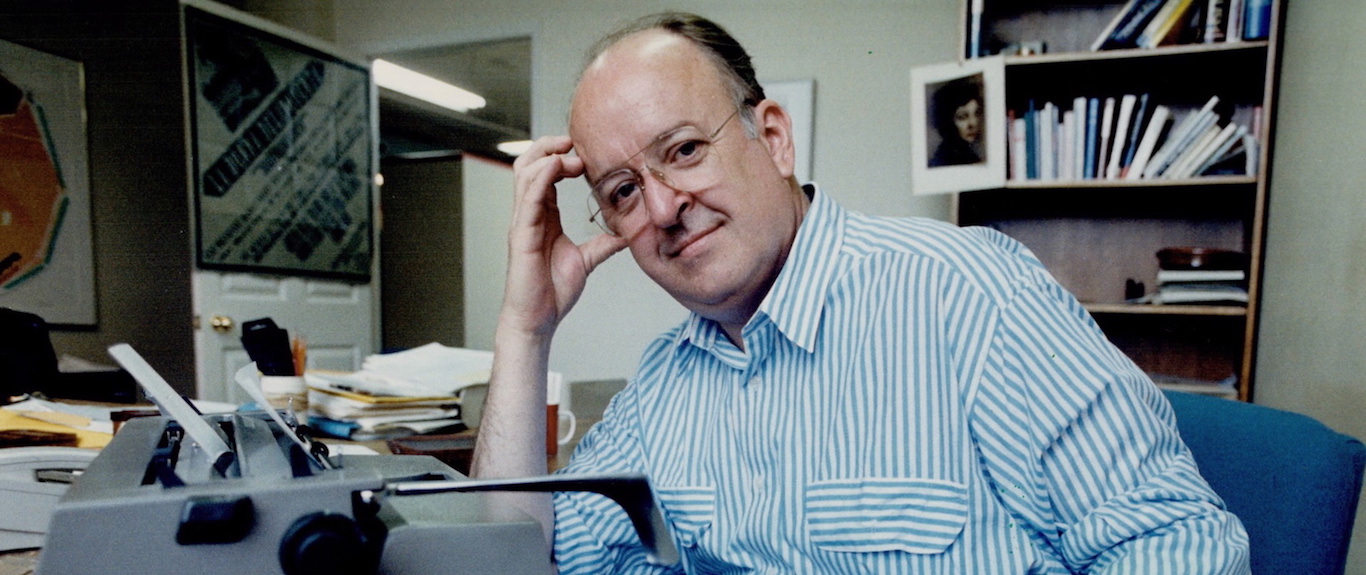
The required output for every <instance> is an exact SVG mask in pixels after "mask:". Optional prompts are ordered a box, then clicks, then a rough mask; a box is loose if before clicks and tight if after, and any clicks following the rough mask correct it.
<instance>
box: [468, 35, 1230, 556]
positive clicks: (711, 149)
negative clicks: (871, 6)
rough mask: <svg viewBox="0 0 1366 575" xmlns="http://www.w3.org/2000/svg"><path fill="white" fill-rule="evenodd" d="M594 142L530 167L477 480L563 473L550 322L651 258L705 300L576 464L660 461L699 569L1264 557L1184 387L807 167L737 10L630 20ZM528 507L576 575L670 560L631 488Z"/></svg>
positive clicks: (1048, 293)
mask: <svg viewBox="0 0 1366 575" xmlns="http://www.w3.org/2000/svg"><path fill="white" fill-rule="evenodd" d="M569 131H570V137H548V138H542V139H541V140H540V141H538V142H537V143H536V145H535V146H533V148H532V150H531V151H530V152H528V153H527V154H525V155H523V156H522V157H521V158H519V159H518V160H517V162H516V165H515V182H516V184H515V185H516V197H515V208H514V209H515V213H514V217H513V222H512V230H511V232H510V238H509V248H510V249H509V252H510V255H509V271H508V282H507V293H506V295H505V302H504V306H503V309H502V311H501V315H500V317H499V327H498V331H497V335H496V343H495V351H496V359H495V366H494V375H493V382H492V385H491V388H490V391H489V395H488V398H487V400H486V403H485V406H484V416H483V419H482V425H481V429H480V436H479V446H478V449H477V451H476V456H475V463H474V473H475V474H476V475H478V476H483V477H498V476H515V475H530V474H537V473H541V472H544V470H545V454H544V449H543V445H544V443H543V441H544V440H543V438H544V437H545V434H544V428H543V427H540V426H542V425H544V423H545V417H544V409H543V406H544V404H545V397H544V393H545V385H544V382H545V376H546V371H547V363H548V357H549V350H550V342H551V339H552V337H553V335H554V332H555V329H556V326H557V325H558V324H559V322H560V321H561V320H562V319H563V318H564V317H565V314H567V313H568V312H569V310H570V308H572V307H573V305H574V303H575V301H576V300H577V299H578V297H579V295H580V294H581V293H582V290H583V289H584V285H585V281H586V278H587V276H588V274H590V273H591V272H592V270H593V269H594V268H595V267H596V266H597V265H598V264H600V263H602V262H603V261H605V260H606V259H607V258H608V257H610V256H611V255H612V254H614V253H616V252H618V251H620V250H623V249H629V250H630V252H631V255H632V257H633V258H634V259H635V261H636V263H637V264H638V265H639V266H640V268H641V269H642V270H644V271H645V273H646V274H647V275H648V276H649V277H650V278H651V279H652V280H653V281H655V282H656V283H658V284H659V285H660V286H661V287H663V288H664V289H665V290H666V291H668V293H669V294H670V295H672V296H673V297H674V298H675V299H676V300H678V301H679V302H680V303H682V304H683V305H684V306H685V307H686V308H687V309H689V310H690V311H691V312H692V313H691V315H690V317H689V318H688V319H687V320H686V321H684V322H683V323H682V324H681V325H679V326H678V327H677V328H675V329H673V330H671V331H670V332H668V333H666V334H664V335H662V336H661V337H659V338H658V339H656V340H655V341H654V343H653V344H652V345H651V346H650V347H649V349H648V350H647V351H646V353H645V356H644V358H643V360H642V362H641V366H640V370H639V372H638V373H637V375H636V377H635V379H634V380H633V381H632V382H631V384H630V385H629V386H628V387H627V388H626V389H625V390H624V391H622V392H621V393H620V394H619V395H618V396H617V397H616V398H615V399H614V400H613V402H612V404H611V406H610V407H609V408H608V410H607V413H606V414H605V415H604V418H603V421H602V422H601V423H599V424H598V425H597V426H595V427H594V428H593V430H592V431H590V432H589V433H588V435H587V436H586V437H585V438H584V439H583V441H582V442H581V443H580V445H579V447H578V449H577V451H576V453H575V455H574V458H573V460H572V461H571V463H570V465H569V468H568V471H637V472H644V473H646V474H648V476H649V477H650V479H651V483H652V485H653V487H654V489H655V494H656V496H657V499H658V500H659V502H660V504H661V506H662V507H663V510H664V514H665V517H666V520H667V522H668V523H669V526H670V530H671V531H672V533H673V536H674V539H675V541H676V542H677V543H678V545H679V547H680V551H681V552H682V554H683V565H682V567H683V568H686V569H687V570H688V571H689V572H694V573H713V572H739V571H747V570H753V571H761V572H803V573H816V572H869V573H894V572H913V573H1065V572H1069V571H1070V572H1082V571H1088V570H1089V571H1090V572H1110V573H1164V572H1166V573H1238V572H1246V571H1247V538H1246V534H1245V533H1244V532H1243V530H1242V526H1241V524H1240V523H1239V522H1238V520H1237V519H1236V518H1234V517H1233V516H1232V515H1230V514H1228V513H1227V512H1226V511H1224V510H1223V507H1222V502H1221V501H1220V500H1219V498H1218V497H1217V496H1216V495H1215V494H1214V493H1213V492H1211V491H1210V489H1209V487H1208V486H1207V485H1206V484H1205V482H1204V481H1203V480H1202V479H1201V478H1200V476H1199V474H1198V472H1197V471H1196V469H1195V465H1194V463H1193V461H1192V459H1191V457H1190V454H1189V452H1188V451H1187V450H1186V448H1185V446H1184V445H1183V444H1182V443H1181V441H1180V438H1179V437H1178V436H1177V432H1176V428H1175V424H1174V421H1173V418H1172V414H1171V409H1170V407H1169V406H1168V405H1167V404H1166V403H1165V401H1164V400H1163V398H1162V396H1161V394H1160V392H1159V391H1158V390H1157V389H1156V388H1155V386H1153V385H1152V383H1151V382H1150V381H1149V380H1148V379H1147V378H1146V377H1145V376H1144V375H1143V374H1142V372H1141V371H1139V370H1138V369H1137V368H1136V367H1135V366H1134V365H1133V364H1132V362H1130V361H1129V360H1128V359H1127V358H1125V357H1124V356H1123V354H1121V353H1120V352H1119V351H1117V350H1116V349H1115V348H1114V347H1113V346H1111V345H1109V344H1108V343H1107V341H1106V340H1105V337H1104V335H1103V334H1102V333H1101V332H1100V331H1099V330H1098V329H1097V328H1096V326H1095V324H1094V322H1092V321H1091V319H1090V318H1089V316H1087V315H1086V312H1085V311H1084V310H1083V309H1082V308H1081V306H1080V305H1078V304H1077V302H1076V301H1075V300H1074V299H1073V298H1071V296H1069V295H1068V294H1067V293H1066V292H1065V291H1064V290H1063V289H1062V288H1061V287H1060V286H1058V285H1057V283H1056V282H1054V281H1053V280H1052V279H1051V278H1050V277H1049V276H1048V274H1047V273H1046V271H1045V270H1044V269H1043V267H1042V266H1041V265H1040V264H1039V262H1038V261H1037V260H1036V259H1034V257H1033V256H1032V255H1031V254H1029V253H1028V251H1027V250H1025V249H1024V248H1023V247H1022V246H1020V245H1019V244H1017V243H1015V242H1013V241H1011V240H1009V239H1008V238H1006V237H1004V236H1002V235H1000V234H997V233H994V232H991V231H989V230H984V229H975V230H962V229H958V228H955V227H953V226H949V225H947V224H943V223H940V222H934V221H929V220H923V219H891V218H874V217H868V216H863V215H861V214H855V213H850V212H846V211H844V210H843V209H842V208H840V207H839V206H838V205H837V204H835V203H834V201H833V200H832V199H831V198H830V197H829V196H827V195H826V194H825V192H824V191H819V190H817V189H816V188H815V186H806V187H803V186H801V185H799V184H798V182H797V181H796V180H795V179H794V177H793V157H794V154H793V143H792V139H791V138H792V133H791V121H790V119H789V117H788V116H787V113H786V112H785V111H784V110H783V109H782V107H781V106H779V105H778V104H776V103H775V102H773V101H772V100H767V99H765V98H764V95H763V91H762V88H761V87H759V85H758V83H757V82H755V81H754V74H753V70H752V68H751V66H750V64H749V58H748V56H747V55H746V54H745V53H744V50H743V49H742V48H740V47H739V45H738V44H737V43H735V42H734V40H733V39H731V38H730V37H729V36H728V35H727V34H726V33H725V32H724V31H723V30H721V29H720V28H719V27H717V26H716V25H715V24H713V23H711V22H709V21H706V20H704V19H701V18H699V17H696V16H690V15H683V14H664V15H660V16H657V17H653V18H651V19H646V20H643V21H641V22H639V23H637V24H636V25H635V26H633V27H630V28H627V29H626V30H624V31H623V32H621V33H618V34H616V35H613V36H611V37H609V38H608V40H606V41H605V42H604V44H603V47H602V48H601V49H600V50H599V51H598V52H597V53H596V56H595V57H594V58H593V59H592V60H591V62H590V64H589V65H588V67H587V68H586V69H585V70H584V72H583V74H582V77H581V79H580V83H579V86H578V88H577V90H576V92H575V94H574V99H573V104H572V109H571V117H570V126H569ZM571 151H572V152H574V153H573V154H571ZM577 177H584V178H586V179H587V181H588V182H589V184H590V185H591V186H592V194H593V196H594V198H595V200H596V203H597V205H598V206H599V208H601V210H602V211H601V213H599V214H596V215H595V220H597V221H599V222H601V223H602V224H603V225H604V227H605V229H606V231H607V233H604V234H602V235H599V236H596V237H594V238H592V239H590V240H588V241H586V242H584V243H583V244H581V245H576V244H575V243H574V242H573V241H571V240H570V239H569V238H568V237H566V236H565V234H564V232H563V230H562V228H561V222H560V214H559V213H558V211H557V208H556V193H555V188H554V184H555V183H556V182H558V181H560V180H563V179H566V178H577ZM520 503H521V504H522V505H524V506H525V508H527V509H528V510H530V511H532V512H533V513H534V514H535V515H536V516H537V517H538V518H539V519H540V520H541V521H542V522H543V524H545V525H546V526H547V528H548V529H553V535H554V538H555V553H556V561H557V563H558V564H559V567H560V569H561V571H562V572H567V573H605V572H613V571H620V572H632V573H635V572H645V571H648V569H649V567H648V566H646V565H645V564H644V559H643V556H644V553H643V550H642V548H641V546H640V544H639V542H638V540H637V539H636V537H635V535H634V533H633V532H632V531H631V529H630V526H629V523H628V522H627V521H626V519H625V517H624V514H623V513H621V512H620V510H619V509H616V508H615V506H614V504H612V503H610V502H608V501H606V500H605V499H603V498H601V497H599V496H596V495H592V494H583V493H558V494H555V495H554V497H553V501H552V499H551V497H549V496H531V497H525V498H524V499H523V500H522V501H521V502H520Z"/></svg>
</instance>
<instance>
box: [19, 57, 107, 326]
mask: <svg viewBox="0 0 1366 575" xmlns="http://www.w3.org/2000/svg"><path fill="white" fill-rule="evenodd" d="M87 162H88V158H87V151H86V131H85V75H84V69H83V68H82V65H81V63H80V62H77V61H74V60H68V59H66V58H62V57H59V56H55V55H52V54H48V53H46V52H41V51H38V50H34V49H32V48H28V47H25V46H20V45H18V44H12V43H9V42H4V41H0V307H8V308H12V309H18V310H21V311H25V312H29V313H33V314H37V315H38V316H40V317H42V318H43V320H44V321H46V322H48V323H49V324H54V325H73V326H93V325H95V322H96V313H95V265H94V256H93V254H94V247H93V245H92V243H91V233H90V176H89V166H88V163H87Z"/></svg>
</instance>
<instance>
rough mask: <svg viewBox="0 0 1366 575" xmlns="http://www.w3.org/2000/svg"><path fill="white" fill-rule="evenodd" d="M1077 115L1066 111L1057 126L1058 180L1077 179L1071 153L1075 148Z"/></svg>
mask: <svg viewBox="0 0 1366 575" xmlns="http://www.w3.org/2000/svg"><path fill="white" fill-rule="evenodd" d="M1076 123H1077V113H1076V112H1074V111H1072V110H1067V111H1065V112H1063V113H1062V122H1061V123H1060V124H1058V179H1060V180H1075V179H1077V175H1076V168H1075V166H1074V165H1073V164H1072V160H1073V158H1075V157H1076V154H1075V153H1073V152H1072V150H1073V149H1074V148H1076V138H1075V136H1074V134H1076V131H1077V128H1076V125H1075V124H1076Z"/></svg>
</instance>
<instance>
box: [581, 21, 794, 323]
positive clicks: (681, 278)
mask: <svg viewBox="0 0 1366 575" xmlns="http://www.w3.org/2000/svg"><path fill="white" fill-rule="evenodd" d="M772 107H773V103H772V102H766V103H764V104H761V105H760V106H759V107H757V108H756V110H758V111H759V113H760V114H761V119H760V120H759V124H760V125H759V132H760V134H759V137H758V138H750V137H749V135H748V134H747V133H746V131H745V128H744V124H743V123H742V122H740V121H739V120H738V119H736V120H732V121H730V122H726V121H725V120H726V118H727V117H728V116H729V115H730V114H731V113H732V112H734V111H735V106H734V103H733V102H732V101H731V100H730V98H729V96H728V94H727V92H726V90H725V89H724V87H723V84H722V81H721V79H720V75H719V73H718V71H717V70H716V69H715V67H714V66H713V65H712V64H711V63H710V62H709V61H708V60H706V59H705V57H704V56H703V54H702V52H701V51H700V50H699V49H698V48H697V47H695V46H693V45H692V44H691V43H690V42H689V41H687V40H685V39H682V38H680V37H677V36H674V35H672V34H668V33H664V32H658V31H650V32H643V33H640V34H637V35H635V36H632V37H629V38H627V39H625V40H623V41H621V42H619V43H618V44H617V45H615V46H613V47H612V48H610V49H609V50H608V51H607V52H605V53H604V54H603V55H602V57H600V58H599V59H598V60H596V61H595V62H594V63H593V64H592V65H591V66H590V67H589V68H588V70H587V71H585V73H584V76H583V79H582V80H581V81H580V84H579V88H578V91H577V92H576V93H575V97H574V103H573V109H572V115H571V121H570V136H571V138H572V139H573V141H574V147H575V150H576V152H577V154H578V155H579V157H580V158H582V159H583V160H584V163H585V165H586V166H587V177H588V180H589V182H590V183H597V182H598V181H599V180H600V179H602V177H603V176H604V175H606V174H608V173H609V172H614V171H616V170H618V169H620V168H622V167H629V168H630V169H632V170H634V171H636V172H637V173H638V174H641V175H642V182H641V184H642V186H643V189H642V190H640V191H639V192H638V193H640V194H642V195H641V196H640V198H639V199H640V200H641V201H640V202H639V205H638V207H637V208H636V210H643V211H644V214H637V215H638V216H647V219H646V220H644V225H642V226H640V227H639V228H638V231H636V230H633V231H636V233H634V234H633V235H630V236H629V237H628V240H629V242H630V249H631V255H632V256H633V257H634V258H635V260H636V263H637V264H638V265H639V266H640V268H641V269H642V270H644V271H645V273H646V274H647V275H648V276H650V278H651V279H653V280H654V281H655V283H658V284H659V285H660V286H661V287H663V288H664V289H665V290H666V291H668V292H669V294H670V295H672V296H673V297H674V299H676V300H678V301H679V302H680V303H682V304H683V305H684V306H685V307H687V308H688V309H690V310H693V311H695V312H697V313H699V314H701V315H703V316H704V317H708V318H711V319H714V320H716V321H719V322H721V323H722V324H723V325H735V326H738V325H743V324H744V323H745V322H746V321H748V319H749V316H750V315H752V314H753V312H754V310H755V309H757V307H758V305H759V303H760V302H761V301H762V300H763V297H764V296H765V295H766V294H767V293H768V289H769V288H770V287H771V286H772V284H773V280H774V279H775V278H776V277H777V274H778V271H779V270H780V269H781V268H782V265H783V262H784V261H785V260H786V257H787V252H788V249H789V248H790V247H791V243H792V238H793V237H794V236H795V235H796V229H797V226H798V225H799V223H800V221H801V216H802V214H803V213H804V210H805V202H804V197H802V195H801V194H800V193H799V192H794V190H793V187H792V186H791V184H790V177H791V173H792V172H791V170H792V167H791V165H790V157H791V150H790V139H789V138H788V137H787V136H788V134H790V127H787V126H786V125H785V126H784V127H785V128H787V129H788V133H786V134H783V137H782V138H780V139H775V138H772V137H766V136H765V133H766V132H767V131H768V130H766V129H765V127H764V125H763V124H764V121H763V119H762V113H763V112H762V111H763V110H766V109H769V108H772ZM777 115H778V116H781V118H782V120H783V121H784V122H786V119H787V117H786V115H785V114H782V113H781V109H779V110H778V114H777ZM685 125H686V126H693V127H695V128H697V129H698V130H699V131H701V132H702V133H710V132H712V131H713V130H715V129H716V127H717V126H721V130H720V132H718V133H717V134H716V140H715V143H714V145H713V146H712V147H711V150H710V152H709V153H710V154H712V156H711V157H710V164H709V166H708V169H709V170H714V171H715V175H716V177H715V178H708V181H714V182H715V183H714V184H712V185H710V186H706V187H703V188H702V189H685V190H678V189H673V188H671V187H669V186H668V185H665V184H664V183H662V182H661V181H660V180H659V179H657V178H655V177H654V176H653V175H652V174H651V173H650V171H649V170H648V169H646V168H645V166H644V165H643V163H642V162H643V158H642V157H641V156H637V152H639V151H641V150H642V149H643V148H645V147H646V146H647V145H649V144H651V142H653V141H655V139H656V138H657V137H658V136H660V135H661V134H665V133H667V132H670V131H671V130H675V129H677V128H679V127H680V126H685ZM775 143H776V145H777V146H780V147H783V148H785V149H784V150H781V152H782V153H774V151H773V147H774V146H775ZM680 187H681V186H680Z"/></svg>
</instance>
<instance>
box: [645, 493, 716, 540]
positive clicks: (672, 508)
mask: <svg viewBox="0 0 1366 575" xmlns="http://www.w3.org/2000/svg"><path fill="white" fill-rule="evenodd" d="M655 493H656V494H657V495H658V496H659V505H660V507H662V508H663V509H664V519H665V520H666V521H668V522H669V527H670V529H672V530H673V533H674V537H675V538H676V539H677V541H678V543H679V545H680V546H682V547H695V546H696V545H697V542H698V540H699V539H701V537H702V535H703V534H704V533H706V531H707V529H709V528H710V527H711V524H712V521H714V520H715V519H716V488H715V487H712V486H709V485H704V486H684V487H658V486H656V487H655Z"/></svg>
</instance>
